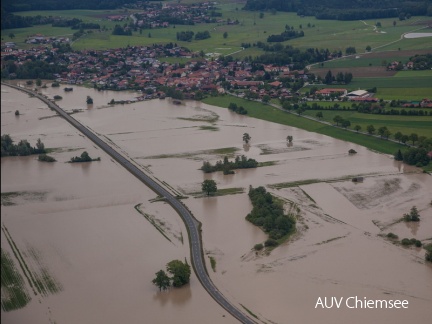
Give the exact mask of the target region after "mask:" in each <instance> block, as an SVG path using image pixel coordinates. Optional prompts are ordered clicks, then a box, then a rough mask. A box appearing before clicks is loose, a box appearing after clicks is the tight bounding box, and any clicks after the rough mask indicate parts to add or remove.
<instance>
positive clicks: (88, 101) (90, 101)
mask: <svg viewBox="0 0 432 324" xmlns="http://www.w3.org/2000/svg"><path fill="white" fill-rule="evenodd" d="M86 102H87V105H92V104H93V98H92V97H90V96H87V99H86Z"/></svg>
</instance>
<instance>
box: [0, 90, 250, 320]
mask: <svg viewBox="0 0 432 324" xmlns="http://www.w3.org/2000/svg"><path fill="white" fill-rule="evenodd" d="M2 84H3V85H7V86H10V87H12V88H15V89H18V90H21V91H24V92H27V93H29V94H31V95H33V96H35V97H37V98H39V99H40V100H42V101H43V102H45V103H46V104H47V105H48V107H50V108H52V109H54V110H55V111H56V112H57V113H58V114H59V115H60V116H61V117H63V118H64V119H66V120H67V121H68V122H69V123H70V124H72V126H74V127H75V128H77V129H78V130H79V131H80V132H82V133H83V134H84V135H85V136H87V137H88V138H89V139H90V140H92V141H93V142H94V143H95V144H96V145H98V146H99V147H100V148H101V149H102V150H104V151H105V152H106V153H108V154H109V155H110V156H111V157H113V158H114V159H115V160H116V161H117V162H119V163H120V164H121V165H122V166H123V167H125V168H126V169H127V170H128V171H129V172H130V173H132V174H133V175H134V176H135V177H137V178H138V179H139V180H141V181H142V182H143V183H144V184H145V185H147V186H148V187H150V188H151V189H152V190H153V191H154V192H156V193H157V194H158V195H160V196H162V197H164V198H165V199H166V200H167V202H168V203H169V204H170V205H171V206H172V207H173V208H174V209H175V210H176V211H177V212H178V214H179V215H180V216H181V218H182V219H183V221H184V223H185V225H186V228H187V230H188V234H189V242H190V249H191V260H192V266H193V269H194V270H195V273H196V275H197V277H198V279H199V281H200V282H201V284H202V285H203V287H204V289H205V290H207V292H208V293H209V294H210V296H211V297H213V299H214V300H216V301H217V302H218V303H219V304H220V305H221V306H222V307H223V308H225V310H226V311H227V312H229V313H230V314H231V315H232V316H234V317H235V318H237V319H238V320H239V321H240V322H242V323H245V324H255V323H256V322H255V321H253V320H252V319H251V318H249V317H248V316H246V315H245V314H244V313H242V312H241V311H240V310H238V309H237V308H236V307H235V306H234V305H233V304H231V303H230V302H229V301H228V299H226V298H225V297H224V296H223V295H222V293H221V292H220V291H219V290H218V289H217V287H216V286H215V285H214V284H213V282H212V281H211V279H210V277H209V275H208V273H207V270H206V267H205V261H204V254H203V248H202V241H201V223H200V222H198V221H197V220H196V219H195V218H194V217H193V216H192V214H191V212H190V211H189V210H188V209H187V208H186V207H185V205H183V204H182V203H181V202H180V201H179V200H178V199H176V198H175V197H174V196H173V195H172V194H171V193H170V192H168V191H167V190H166V189H165V188H164V187H162V186H161V185H160V184H159V183H157V182H156V181H154V180H153V179H152V178H150V177H149V176H148V175H146V174H145V173H144V172H143V171H142V170H141V169H139V168H138V167H136V166H135V165H134V164H132V163H131V162H130V161H129V160H128V159H126V158H125V157H124V156H123V155H121V154H120V153H118V152H117V151H116V150H115V149H113V148H112V147H111V146H109V145H108V144H107V143H105V142H104V141H102V140H101V139H100V138H99V137H98V136H97V135H96V134H94V133H93V132H92V131H90V130H89V129H88V128H87V127H85V126H84V125H82V124H81V123H80V122H78V121H77V120H76V119H75V118H73V117H71V116H70V115H69V114H67V113H66V112H65V111H64V110H63V109H61V108H60V107H59V106H57V105H56V104H55V103H53V102H52V101H50V100H49V99H47V98H46V97H44V96H42V95H39V94H37V93H35V92H33V91H31V90H27V89H24V88H21V87H18V86H14V85H10V84H7V83H3V82H2Z"/></svg>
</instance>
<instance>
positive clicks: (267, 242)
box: [264, 238, 279, 247]
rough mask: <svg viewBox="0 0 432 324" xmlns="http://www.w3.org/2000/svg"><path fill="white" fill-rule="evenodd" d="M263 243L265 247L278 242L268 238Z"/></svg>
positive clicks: (276, 244)
mask: <svg viewBox="0 0 432 324" xmlns="http://www.w3.org/2000/svg"><path fill="white" fill-rule="evenodd" d="M264 245H265V246H266V247H272V246H278V245H279V243H278V242H277V241H276V240H273V239H271V238H269V239H268V240H267V241H265V243H264Z"/></svg>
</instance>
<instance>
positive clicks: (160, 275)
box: [152, 270, 171, 291]
mask: <svg viewBox="0 0 432 324" xmlns="http://www.w3.org/2000/svg"><path fill="white" fill-rule="evenodd" d="M152 282H153V283H154V284H155V285H156V286H158V288H159V291H160V290H166V289H168V288H169V287H170V286H171V279H170V277H168V275H167V274H166V272H165V271H163V270H159V271H158V272H156V278H154V279H153V280H152Z"/></svg>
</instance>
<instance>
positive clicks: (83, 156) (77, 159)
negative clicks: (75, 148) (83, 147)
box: [69, 151, 100, 163]
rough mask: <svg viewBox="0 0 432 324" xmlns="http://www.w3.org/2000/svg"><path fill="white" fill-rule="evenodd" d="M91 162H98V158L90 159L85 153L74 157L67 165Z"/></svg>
mask: <svg viewBox="0 0 432 324" xmlns="http://www.w3.org/2000/svg"><path fill="white" fill-rule="evenodd" d="M92 161H100V157H98V158H96V159H92V158H91V157H90V156H89V154H88V153H87V151H84V152H82V153H81V156H74V157H72V158H71V159H70V161H69V163H77V162H92Z"/></svg>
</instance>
